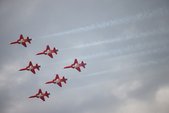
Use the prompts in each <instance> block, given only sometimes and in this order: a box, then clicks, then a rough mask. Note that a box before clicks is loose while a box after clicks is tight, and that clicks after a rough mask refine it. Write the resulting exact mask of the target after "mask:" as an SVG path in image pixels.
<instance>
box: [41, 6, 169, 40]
mask: <svg viewBox="0 0 169 113" xmlns="http://www.w3.org/2000/svg"><path fill="white" fill-rule="evenodd" d="M165 13H167V14H168V10H167V9H165V8H159V9H156V10H152V11H144V12H142V13H139V14H137V15H134V16H129V17H125V18H122V19H117V20H109V21H106V22H102V23H98V24H92V25H88V26H84V27H80V28H75V29H71V30H68V31H63V32H58V33H54V34H50V35H46V36H42V37H41V38H49V37H56V36H62V35H68V34H74V33H79V32H86V31H91V30H96V29H104V28H107V27H112V26H114V25H118V24H124V23H128V22H136V21H138V20H142V19H145V18H150V17H153V16H154V15H157V14H165Z"/></svg>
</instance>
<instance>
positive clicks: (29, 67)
mask: <svg viewBox="0 0 169 113" xmlns="http://www.w3.org/2000/svg"><path fill="white" fill-rule="evenodd" d="M35 69H37V70H40V65H38V64H36V65H35V66H33V64H32V62H31V61H30V62H29V65H28V66H27V67H25V68H22V69H20V70H19V71H24V70H27V71H31V72H32V73H33V74H36V72H35Z"/></svg>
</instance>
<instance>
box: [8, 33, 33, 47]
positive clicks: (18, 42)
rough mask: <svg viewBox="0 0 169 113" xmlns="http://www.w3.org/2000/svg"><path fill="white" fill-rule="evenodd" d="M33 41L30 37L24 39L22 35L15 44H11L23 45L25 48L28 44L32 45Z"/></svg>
mask: <svg viewBox="0 0 169 113" xmlns="http://www.w3.org/2000/svg"><path fill="white" fill-rule="evenodd" d="M31 40H32V39H30V38H29V37H27V38H24V37H23V35H22V34H21V35H20V38H19V39H18V40H16V41H14V42H11V43H10V44H22V45H23V46H24V47H27V45H26V43H29V44H31Z"/></svg>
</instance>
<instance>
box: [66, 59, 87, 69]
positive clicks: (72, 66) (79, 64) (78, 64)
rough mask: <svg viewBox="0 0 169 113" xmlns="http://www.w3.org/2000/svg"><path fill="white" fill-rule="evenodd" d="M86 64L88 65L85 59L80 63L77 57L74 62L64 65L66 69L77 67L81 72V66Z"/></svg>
mask: <svg viewBox="0 0 169 113" xmlns="http://www.w3.org/2000/svg"><path fill="white" fill-rule="evenodd" d="M85 65H86V63H84V62H83V61H82V62H81V63H78V61H77V59H75V60H74V63H73V64H71V65H69V66H66V67H64V69H66V68H73V69H76V70H78V71H79V72H81V69H80V67H83V68H85Z"/></svg>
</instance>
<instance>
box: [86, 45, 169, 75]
mask: <svg viewBox="0 0 169 113" xmlns="http://www.w3.org/2000/svg"><path fill="white" fill-rule="evenodd" d="M162 48H166V49H167V47H166V46H164V47H162ZM162 48H158V49H154V50H152V51H150V50H149V51H146V52H145V51H144V52H141V55H145V54H152V53H157V52H159V51H160V50H161V49H162ZM137 55H138V54H137ZM168 60H169V57H168V56H167V57H164V58H158V59H155V60H149V61H147V62H141V63H138V64H133V63H132V64H127V65H123V66H120V67H119V66H117V67H115V68H113V69H108V70H104V71H100V72H95V73H91V74H88V75H85V77H90V76H95V75H102V74H106V73H111V72H118V71H120V70H122V69H126V68H136V67H140V66H149V65H154V64H157V63H159V62H161V63H162V62H166V61H168Z"/></svg>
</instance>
